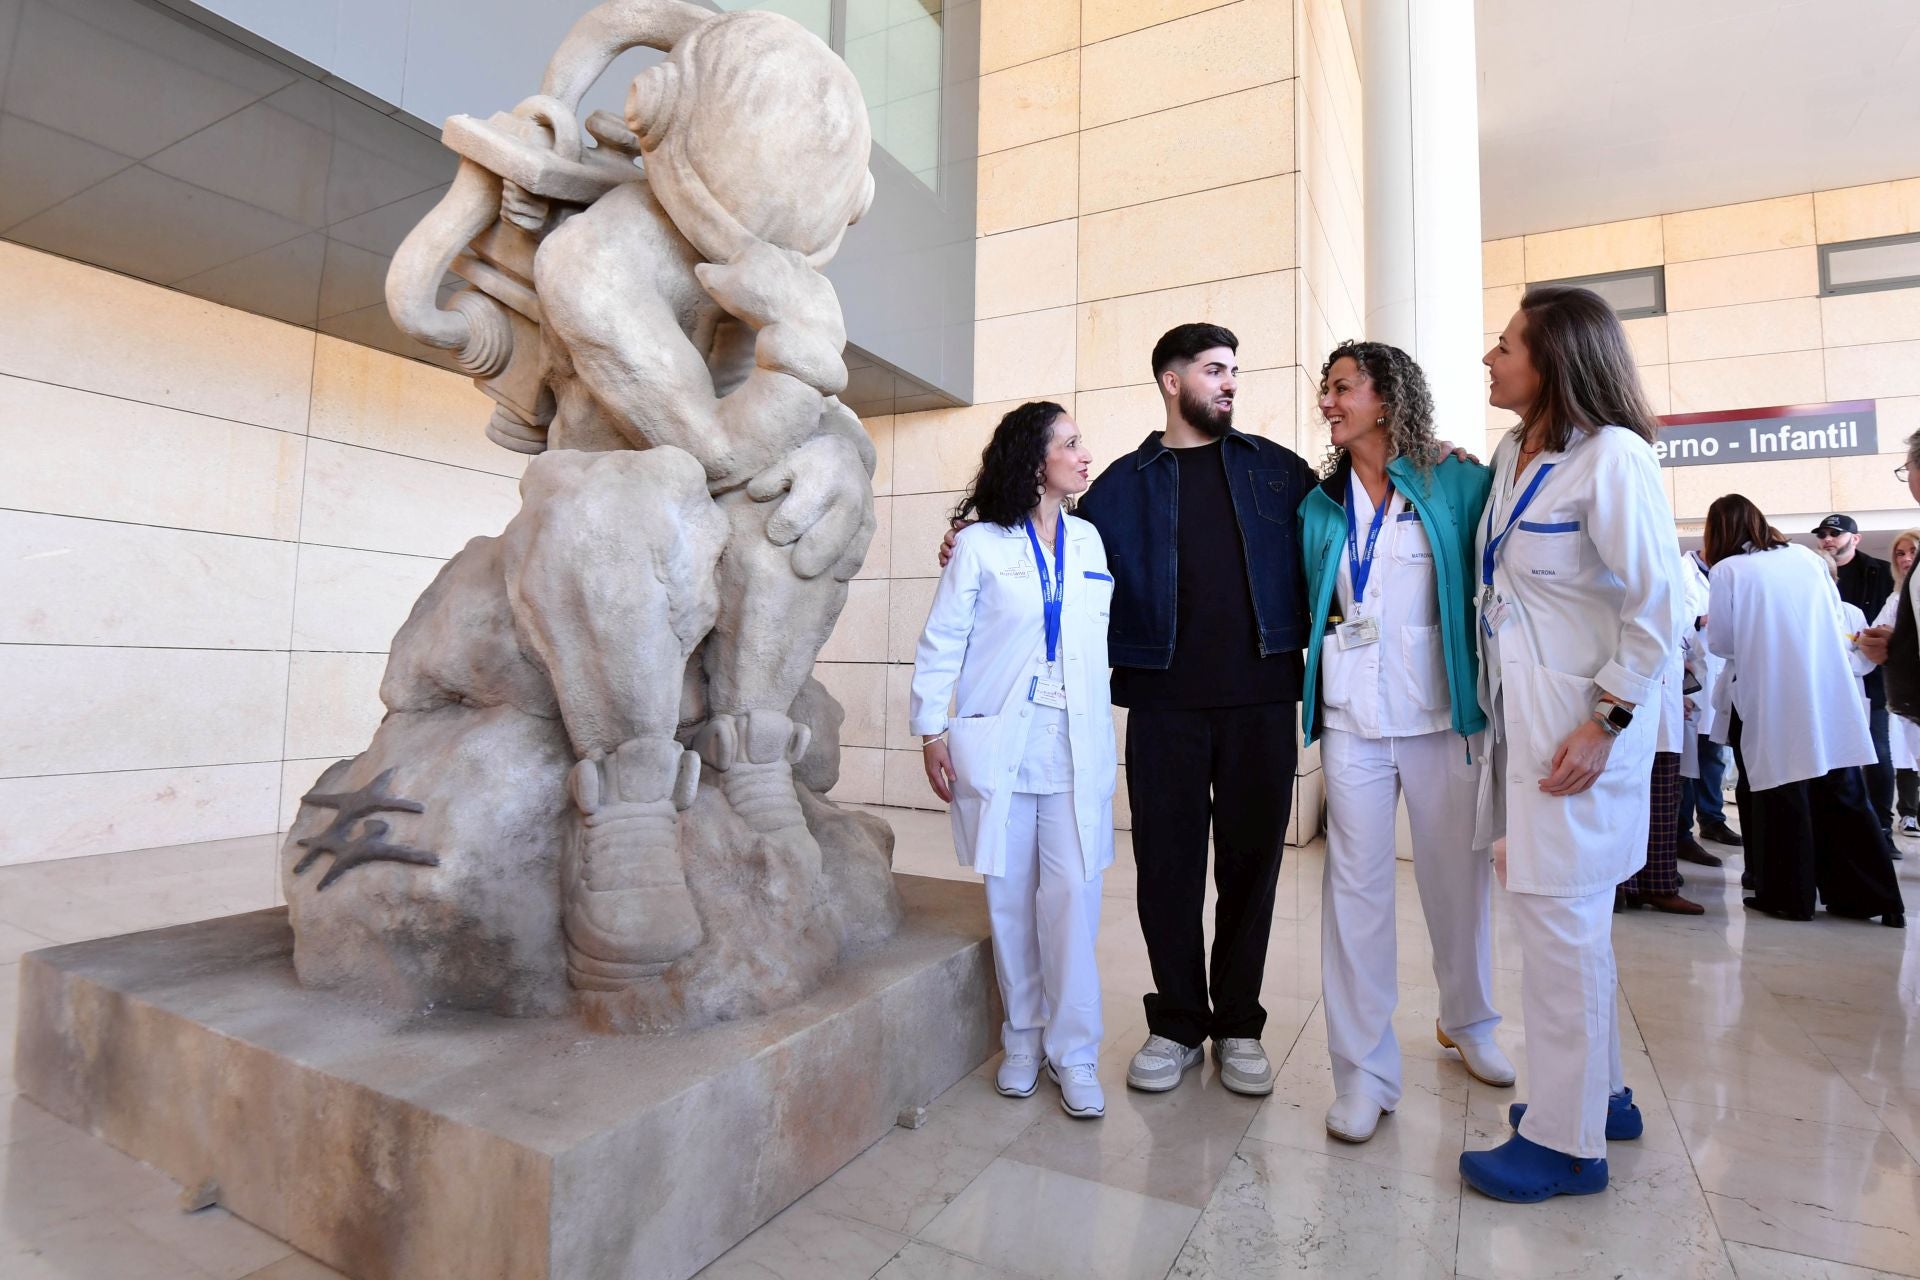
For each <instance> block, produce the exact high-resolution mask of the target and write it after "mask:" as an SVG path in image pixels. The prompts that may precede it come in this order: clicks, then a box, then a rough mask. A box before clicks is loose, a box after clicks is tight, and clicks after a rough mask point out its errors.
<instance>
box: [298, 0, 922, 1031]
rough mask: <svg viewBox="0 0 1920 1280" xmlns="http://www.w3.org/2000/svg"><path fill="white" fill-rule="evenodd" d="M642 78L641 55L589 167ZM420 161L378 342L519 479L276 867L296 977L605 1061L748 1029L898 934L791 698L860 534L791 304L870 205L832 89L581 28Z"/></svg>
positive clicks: (449, 576) (656, 29) (412, 630)
mask: <svg viewBox="0 0 1920 1280" xmlns="http://www.w3.org/2000/svg"><path fill="white" fill-rule="evenodd" d="M636 46H647V47H651V48H655V49H660V50H663V51H665V52H666V54H667V57H666V59H665V60H664V61H663V62H661V63H659V64H658V65H656V66H653V67H650V68H649V69H647V70H646V71H644V72H642V73H641V74H640V75H639V76H638V77H636V79H635V80H634V82H633V85H632V87H631V89H630V91H629V93H628V97H627V107H626V112H625V118H624V119H615V118H613V117H612V116H611V115H609V114H608V113H605V112H595V113H594V114H593V115H592V116H591V117H589V118H588V119H587V120H586V121H585V122H584V128H585V131H586V132H587V133H588V134H590V135H592V137H593V138H594V140H595V142H596V143H597V145H596V146H594V147H586V146H584V145H583V144H582V141H581V129H582V123H581V122H579V121H577V119H576V112H577V108H578V104H579V102H580V99H581V97H582V95H583V94H584V93H585V92H586V90H587V89H588V88H589V87H590V86H591V85H592V84H593V83H594V82H595V81H596V80H597V79H598V78H599V77H600V75H601V74H602V73H603V72H604V71H605V70H606V68H607V66H608V65H609V63H610V62H611V61H612V60H613V58H614V57H615V56H617V55H618V54H619V53H621V52H623V51H624V50H626V49H630V48H634V47H636ZM442 136H443V138H444V139H445V141H446V143H447V145H448V146H449V147H451V148H452V149H454V150H455V151H457V152H458V153H459V154H460V156H461V164H460V169H459V173H458V175H457V177H456V178H455V180H454V183H453V185H452V187H451V188H450V189H449V191H448V193H447V195H446V196H445V198H444V199H443V200H442V201H441V203H440V204H439V206H438V207H436V208H435V209H434V211H433V212H432V213H430V214H429V215H428V216H427V217H426V218H425V219H424V220H423V221H422V222H421V223H420V225H419V226H418V227H416V228H415V230H414V231H413V232H412V234H411V235H410V236H409V237H408V239H407V240H406V242H405V243H404V244H403V245H402V246H401V249H400V251H399V253H398V254H397V255H396V256H395V258H394V262H393V266H392V269H391V271H390V273H389V275H388V279H387V299H388V307H389V310H390V311H391V312H392V313H393V316H394V318H395V320H396V322H397V323H398V324H399V325H400V327H401V328H402V329H403V330H405V331H406V332H408V333H410V334H411V335H413V336H414V337H416V338H418V339H419V340H421V341H422V342H426V343H429V344H431V345H434V346H437V347H441V348H444V349H447V350H449V351H451V352H453V353H454V355H455V357H456V359H457V360H458V361H459V363H460V365H461V367H462V368H463V369H464V370H466V371H467V372H468V373H469V374H470V375H471V376H472V377H473V378H474V379H475V381H476V382H477V383H478V384H479V385H480V387H481V388H482V389H483V390H485V391H486V392H487V393H488V394H489V395H490V396H491V397H492V398H493V400H494V401H495V403H496V408H495V411H494V414H493V418H492V420H491V421H490V422H489V423H488V424H487V432H488V434H489V436H490V437H491V438H492V439H493V440H495V441H496V442H497V443H499V444H501V445H503V446H505V447H507V448H510V449H514V450H517V451H520V452H524V453H530V454H536V455H537V456H535V457H534V458H533V460H532V461H531V462H530V463H529V464H528V466H527V469H526V473H525V476H524V478H523V479H522V481H521V485H520V492H521V508H520V511H519V513H518V514H517V515H515V517H514V518H513V520H512V521H511V522H510V523H509V524H508V525H507V527H506V529H505V530H504V531H503V532H502V533H501V534H500V535H499V536H497V537H481V538H475V539H474V540H473V541H471V542H470V543H468V544H467V546H466V548H465V549H464V550H462V551H461V552H460V553H459V555H457V556H455V557H454V558H453V560H451V561H450V562H449V563H448V564H447V565H446V567H445V568H444V569H443V570H442V572H441V573H440V574H439V576H438V577H437V578H436V579H435V581H434V582H433V584H432V585H431V586H430V587H429V588H428V589H427V591H426V592H425V593H424V594H423V595H422V596H421V597H420V599H419V601H418V602H417V603H416V604H415V605H414V608H413V612H412V614H411V616H410V617H409V618H408V619H407V622H406V624H405V625H404V626H403V627H402V628H401V630H400V632H399V634H398V635H397V636H396V637H395V639H394V644H393V649H392V654H391V657H390V659H389V662H388V666H387V671H386V675H385V678H384V680H383V682H382V684H381V690H380V693H381V698H382V700H383V701H384V703H385V704H386V706H387V709H388V710H387V716H386V719H385V720H384V721H383V722H382V724H381V726H380V729H379V730H378V732H377V733H376V734H375V735H374V738H373V741H372V743H371V744H370V745H369V746H368V748H367V749H366V751H364V752H362V753H361V754H360V755H359V756H357V757H355V758H353V759H352V760H343V761H341V762H339V763H338V764H336V765H334V766H333V767H332V768H330V769H329V770H328V771H327V772H326V773H325V774H324V775H323V776H322V777H321V779H320V781H319V783H318V784H316V786H315V787H314V790H313V792H312V793H311V794H310V795H309V796H308V797H307V799H306V801H305V802H304V803H303V805H302V807H301V810H300V814H299V817H298V819H297V821H296V822H295V825H294V828H293V830H292V831H291V832H289V834H288V839H287V845H286V849H285V853H284V855H283V879H284V882H285V887H286V895H287V901H288V906H289V910H290V914H291V919H292V923H293V928H294V934H295V951H294V959H295V965H296V968H297V971H298V973H299V975H300V978H301V981H302V982H304V983H307V984H310V985H322V986H330V987H339V988H343V989H346V990H349V991H351V992H354V993H357V994H361V995H365V996H369V997H373V998H377V999H380V1000H383V1001H386V1002H388V1003H391V1004H394V1005H396V1006H399V1007H402V1008H420V1007H425V1006H429V1005H433V1004H451V1005H455V1006H460V1007H467V1008H479V1009H488V1010H492V1011H495V1012H498V1013H503V1014H513V1015H534V1014H550V1013H554V1012H558V1011H560V1010H562V1009H564V1008H566V1007H568V1006H569V1005H570V1004H571V1005H573V1006H574V1007H577V1008H580V1009H581V1010H582V1011H583V1012H584V1014H585V1016H586V1018H587V1020H588V1021H589V1023H590V1024H592V1025H596V1026H600V1027H603V1028H606V1029H613V1030H648V1029H665V1028H672V1027H684V1026H693V1025H699V1024H701V1023H704V1022H709V1021H712V1020H715V1019H718V1018H726V1017H735V1016H741V1015H745V1014H750V1013H755V1012H763V1011H766V1010H769V1009H773V1008H777V1007H779V1006H781V1005H783V1004H786V1003H789V1002H791V1001H792V1000H794V999H797V998H798V997H799V996H801V995H803V994H804V993H805V992H806V991H807V990H809V989H810V988H811V987H812V986H813V985H815V984H817V982H818V981H819V980H820V979H821V977H822V976H823V975H824V974H825V973H826V971H827V970H828V969H829V968H831V967H832V965H833V964H834V963H835V961H836V960H837V959H838V958H839V957H840V956H841V955H842V954H843V953H845V952H846V951H847V950H849V949H851V948H858V947H863V946H866V945H871V944H872V943H874V942H877V941H879V940H881V939H883V938H885V937H886V936H888V935H889V934H890V933H891V932H892V931H893V929H894V927H895V925H896V924H897V923H898V920H899V903H898V900H897V898H896V896H895V894H894V889H893V884H892V880H891V875H890V863H891V856H892V833H891V832H890V831H889V830H888V829H887V827H886V824H885V823H883V822H880V821H878V820H877V819H874V818H871V817H869V816H866V815H862V814H857V813H852V812H847V811H843V810H840V809H839V808H837V807H836V806H834V805H833V804H831V803H830V802H828V801H827V800H826V799H825V798H824V795H825V792H826V791H828V790H829V789H830V788H831V787H832V786H833V785H834V782H835V781H836V778H837V774H838V765H839V739H838V734H839V726H840V718H841V712H840V708H839V706H838V705H837V704H836V703H834V701H833V699H832V698H831V697H830V696H829V695H828V694H827V693H826V691H825V690H824V689H823V688H821V687H820V686H819V685H818V684H817V683H816V682H814V681H812V679H811V672H812V668H813V662H814V659H815V657H816V655H817V654H818V652H819V649H820V646H821V645H822V643H824V642H825V640H826V638H827V635H828V633H829V632H830V631H831V630H832V628H833V624H834V621H835V619H836V618H837V617H838V616H839V613H840V609H841V607H842V606H843V604H844V603H845V601H846V593H847V587H846V583H847V580H848V579H849V578H851V577H852V576H853V574H854V573H855V572H856V571H857V569H858V568H859V566H860V564H861V563H862V561H863V560H864V558H865V555H866V550H867V544H868V542H869V540H870V539H871V538H872V535H873V531H874V517H873V500H872V488H871V478H872V471H873V466H874V452H873V446H872V444H871V442H870V441H869V440H868V438H867V435H866V432H865V430H864V428H863V427H862V426H861V424H860V422H859V420H858V419H857V418H856V417H855V416H854V415H853V414H852V413H851V412H849V411H848V410H847V409H846V408H845V407H843V406H842V405H841V404H840V403H839V402H838V400H836V399H835V398H834V397H835V395H836V394H837V393H838V392H839V391H840V390H841V389H842V388H843V387H844V385H845V382H846V376H847V374H846V367H845V365H844V363H843V360H842V354H841V353H842V349H843V347H844V345H845V332H844V328H843V322H842V317H841V313H840V308H839V302H838V300H837V299H836V297H835V296H834V292H833V288H832V286H831V285H830V284H829V283H828V282H827V280H826V278H825V277H824V276H823V275H821V274H820V268H821V267H822V266H824V265H825V263H826V262H827V261H828V260H829V259H830V258H831V257H832V255H833V253H834V252H835V250H836V249H837V248H838V247H839V244H840V241H841V238H842V237H843V236H844V235H845V233H846V230H847V227H848V226H849V225H850V224H851V223H852V222H854V221H856V220H857V219H858V218H859V217H860V216H861V214H863V213H864V212H865V210H866V207H867V205H868V203H869V202H870V201H871V199H872V193H873V183H872V178H871V176H870V175H869V173H868V171H867V160H868V154H869V148H870V144H871V139H870V136H869V131H868V124H867V116H866V108H865V105H864V102H863V101H862V98H861V94H860V89H859V86H858V85H857V83H856V82H855V81H854V78H853V75H852V73H851V72H850V71H849V70H848V69H847V67H846V64H845V63H844V62H842V61H841V60H840V59H839V58H838V57H837V56H835V55H834V54H833V53H832V52H831V51H829V50H828V49H827V47H826V46H825V45H824V44H822V43H821V42H820V41H819V40H818V39H817V38H815V37H814V36H813V35H812V34H810V33H809V32H807V31H806V30H805V29H804V28H802V27H800V26H799V25H798V24H796V23H794V22H792V21H790V20H788V19H786V18H783V17H780V16H778V15H774V14H770V13H764V12H753V11H746V12H734V13H724V14H715V13H713V12H711V11H709V10H707V9H704V8H700V7H697V6H695V5H691V4H686V3H680V2H679V0H610V2H609V3H605V4H601V5H600V6H598V7H596V8H594V9H592V10H591V11H589V12H588V13H587V14H586V15H585V16H584V17H582V18H581V20H580V21H579V22H578V23H577V24H576V25H575V26H574V28H573V29H572V31H571V32H570V33H569V34H568V35H567V37H566V38H565V40H564V41H563V42H562V44H561V46H560V48H559V49H558V50H557V51H556V52H555V54H554V55H553V58H552V60H551V61H550V63H549V64H548V67H547V72H546V76H545V79H544V81H543V83H542V85H541V92H540V93H539V94H537V95H535V96H534V97H531V98H529V99H527V100H526V101H525V102H523V103H522V104H520V106H518V107H517V108H515V109H514V110H513V111H512V112H506V113H501V114H498V115H495V116H493V117H491V118H490V119H487V120H480V119H477V118H474V117H468V116H456V117H454V118H453V119H451V120H449V121H448V122H447V126H446V130H445V132H444V134H443V135H442ZM449 269H451V270H452V271H453V272H454V273H455V274H456V275H458V276H460V277H461V278H462V279H463V280H465V281H466V282H467V286H468V287H466V288H463V289H461V290H459V291H458V292H456V293H455V294H453V295H452V296H451V297H450V298H449V299H447V300H446V301H445V302H444V303H442V302H441V301H439V299H438V297H437V290H438V286H439V284H440V282H441V280H442V278H443V276H444V274H445V272H446V271H447V270H449ZM365 797H373V798H374V800H375V801H378V802H379V803H378V804H377V811H378V812H380V813H381V814H382V817H381V818H380V819H377V820H374V819H365V820H364V822H363V827H364V829H359V830H357V831H356V829H354V828H353V827H352V825H351V824H352V822H353V821H354V819H353V818H352V817H350V816H349V815H352V814H356V813H358V812H359V811H360V810H362V809H364V810H365V811H366V812H373V811H376V810H375V808H371V807H369V804H370V803H371V802H369V801H367V800H366V799H365ZM361 817H362V818H363V819H364V814H361ZM376 822H377V823H378V825H379V829H378V830H375V829H374V828H375V825H376ZM329 854H330V855H332V857H333V861H332V862H331V863H330V864H327V863H323V862H317V861H316V860H317V859H321V858H323V857H324V856H326V855H329ZM322 867H325V874H324V875H321V874H319V872H320V870H321V868H322Z"/></svg>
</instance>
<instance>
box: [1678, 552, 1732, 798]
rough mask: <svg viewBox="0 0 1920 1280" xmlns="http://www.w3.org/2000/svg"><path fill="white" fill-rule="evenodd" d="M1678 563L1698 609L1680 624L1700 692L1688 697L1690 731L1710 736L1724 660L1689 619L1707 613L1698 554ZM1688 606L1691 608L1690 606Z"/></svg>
mask: <svg viewBox="0 0 1920 1280" xmlns="http://www.w3.org/2000/svg"><path fill="white" fill-rule="evenodd" d="M1681 560H1682V562H1683V563H1682V564H1681V566H1680V567H1681V576H1682V577H1683V578H1684V579H1685V580H1686V582H1687V590H1688V594H1689V596H1690V597H1692V595H1693V594H1694V593H1696V592H1697V593H1698V598H1699V600H1700V607H1699V608H1698V609H1695V610H1694V611H1693V612H1692V613H1691V614H1689V615H1688V616H1687V618H1686V620H1685V623H1684V626H1685V628H1686V630H1687V636H1688V641H1687V659H1688V667H1689V669H1690V670H1692V672H1693V674H1694V678H1695V679H1697V680H1698V681H1699V682H1700V692H1698V693H1696V694H1693V695H1692V697H1693V702H1694V705H1695V706H1696V707H1698V708H1699V714H1698V715H1696V716H1695V717H1694V721H1693V731H1694V732H1695V733H1696V734H1700V733H1704V734H1707V735H1709V736H1711V735H1712V733H1713V729H1714V719H1715V717H1714V712H1713V693H1714V690H1715V689H1716V688H1718V687H1719V685H1720V673H1721V672H1722V671H1723V670H1724V669H1725V668H1726V665H1727V660H1726V659H1725V658H1722V657H1721V656H1719V655H1718V654H1716V653H1714V652H1713V650H1711V649H1709V648H1707V637H1706V633H1705V632H1704V631H1699V632H1696V631H1694V630H1693V629H1692V628H1693V620H1694V619H1695V618H1697V617H1700V616H1701V615H1703V614H1705V613H1706V612H1707V602H1708V600H1709V598H1710V593H1709V581H1708V577H1707V569H1706V566H1705V565H1704V564H1703V563H1702V562H1701V561H1700V559H1699V553H1698V552H1695V551H1689V552H1687V553H1686V554H1685V555H1683V556H1681ZM1688 607H1689V608H1692V606H1691V605H1689V606H1688ZM1688 776H1690V777H1691V776H1693V775H1688Z"/></svg>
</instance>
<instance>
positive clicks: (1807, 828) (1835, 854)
mask: <svg viewBox="0 0 1920 1280" xmlns="http://www.w3.org/2000/svg"><path fill="white" fill-rule="evenodd" d="M1741 729H1742V725H1741V723H1740V721H1739V719H1738V718H1737V717H1736V718H1735V720H1734V722H1733V735H1732V736H1733V741H1734V751H1735V752H1736V753H1738V752H1739V750H1740V737H1741ZM1861 772H1862V771H1861V770H1860V769H1857V768H1846V769H1835V770H1834V771H1833V772H1831V773H1829V774H1826V775H1825V776H1823V777H1819V778H1808V779H1806V780H1805V781H1802V782H1789V783H1787V784H1786V785H1785V786H1779V787H1770V788H1768V789H1767V790H1765V791H1753V792H1749V793H1745V794H1742V795H1741V797H1740V814H1741V817H1742V818H1743V819H1744V820H1743V821H1742V822H1741V824H1740V825H1741V826H1742V827H1743V828H1744V830H1743V832H1742V834H1743V835H1744V836H1745V837H1746V839H1747V845H1746V855H1747V859H1746V860H1747V870H1748V872H1749V873H1750V874H1751V875H1752V876H1753V880H1754V883H1753V886H1752V887H1753V890H1754V897H1755V899H1756V900H1757V902H1758V904H1759V906H1760V908H1761V909H1762V910H1764V911H1774V912H1778V913H1779V914H1781V915H1784V916H1792V917H1795V918H1797V919H1810V918H1811V917H1812V916H1813V908H1814V905H1815V900H1816V895H1817V896H1818V901H1820V902H1823V903H1825V904H1826V905H1827V906H1828V907H1829V908H1830V909H1832V910H1835V911H1840V912H1845V913H1847V914H1850V915H1873V916H1877V915H1882V914H1884V913H1886V912H1889V911H1900V910H1902V909H1903V908H1902V904H1901V896H1900V882H1899V880H1898V879H1897V878H1896V877H1895V875H1894V870H1893V846H1892V840H1891V837H1889V836H1888V835H1887V829H1886V827H1885V826H1883V825H1881V823H1880V822H1879V820H1878V815H1877V814H1875V812H1874V810H1873V806H1872V805H1871V804H1870V803H1869V802H1868V800H1867V793H1866V787H1865V784H1864V783H1863V782H1862V780H1861ZM1740 773H1741V784H1742V786H1743V787H1744V785H1745V782H1746V769H1745V767H1744V764H1743V766H1742V768H1741V770H1740ZM1756 837H1757V839H1756ZM1756 846H1757V852H1758V854H1759V857H1758V860H1756V859H1755V856H1754V855H1755V852H1756Z"/></svg>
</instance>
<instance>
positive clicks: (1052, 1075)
mask: <svg viewBox="0 0 1920 1280" xmlns="http://www.w3.org/2000/svg"><path fill="white" fill-rule="evenodd" d="M1047 1079H1049V1080H1051V1081H1053V1082H1054V1083H1055V1084H1059V1083H1060V1074H1059V1072H1057V1071H1055V1070H1054V1069H1053V1064H1052V1063H1051V1062H1049V1063H1048V1064H1047ZM1060 1109H1061V1110H1062V1111H1064V1112H1066V1113H1067V1114H1068V1115H1070V1116H1072V1117H1073V1118H1074V1119H1075V1120H1098V1119H1100V1118H1101V1117H1103V1116H1105V1115H1106V1114H1107V1108H1106V1104H1105V1103H1102V1104H1101V1105H1099V1106H1097V1107H1082V1108H1077V1109H1076V1108H1074V1107H1071V1106H1068V1105H1067V1095H1066V1094H1064V1093H1063V1094H1061V1095H1060Z"/></svg>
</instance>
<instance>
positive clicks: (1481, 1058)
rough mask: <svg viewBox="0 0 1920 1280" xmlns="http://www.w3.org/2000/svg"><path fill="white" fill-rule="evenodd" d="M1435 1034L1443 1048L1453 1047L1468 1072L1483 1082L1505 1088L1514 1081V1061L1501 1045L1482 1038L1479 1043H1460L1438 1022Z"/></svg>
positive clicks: (1435, 1024)
mask: <svg viewBox="0 0 1920 1280" xmlns="http://www.w3.org/2000/svg"><path fill="white" fill-rule="evenodd" d="M1433 1035H1434V1038H1435V1039H1436V1040H1438V1041H1439V1042H1440V1047H1441V1048H1443V1049H1452V1050H1453V1051H1454V1052H1456V1053H1458V1054H1459V1055H1460V1061H1461V1063H1463V1064H1464V1065H1465V1066H1466V1068H1467V1074H1468V1075H1470V1076H1472V1077H1473V1078H1474V1079H1475V1080H1478V1081H1479V1082H1480V1083H1481V1084H1490V1085H1492V1086H1493V1087H1494V1088H1496V1089H1504V1088H1506V1087H1507V1086H1508V1085H1511V1084H1512V1083H1513V1063H1512V1062H1511V1061H1509V1060H1508V1058H1507V1055H1506V1054H1504V1053H1502V1052H1500V1046H1499V1045H1497V1044H1495V1043H1494V1042H1493V1041H1491V1040H1482V1041H1480V1042H1479V1043H1477V1044H1459V1043H1456V1042H1455V1041H1454V1038H1453V1037H1452V1036H1450V1035H1448V1034H1447V1033H1446V1032H1445V1031H1444V1030H1442V1029H1441V1026H1440V1024H1439V1023H1438V1022H1436V1023H1434V1024H1433Z"/></svg>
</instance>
